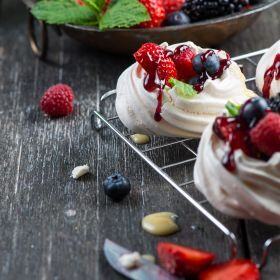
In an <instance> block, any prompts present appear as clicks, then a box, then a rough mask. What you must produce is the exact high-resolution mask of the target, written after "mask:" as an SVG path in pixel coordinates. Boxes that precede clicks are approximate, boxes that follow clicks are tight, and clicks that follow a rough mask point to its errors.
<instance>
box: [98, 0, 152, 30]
mask: <svg viewBox="0 0 280 280" xmlns="http://www.w3.org/2000/svg"><path fill="white" fill-rule="evenodd" d="M148 20H150V15H149V13H148V11H147V9H146V7H145V6H144V5H143V4H142V3H140V2H139V1H138V0H118V1H117V2H115V3H114V4H113V5H111V6H110V7H109V8H108V10H107V11H106V13H105V14H104V15H103V17H102V18H101V20H100V22H99V28H100V29H101V30H104V29H110V28H116V27H118V28H128V27H131V26H135V25H137V24H139V23H141V22H144V21H148Z"/></svg>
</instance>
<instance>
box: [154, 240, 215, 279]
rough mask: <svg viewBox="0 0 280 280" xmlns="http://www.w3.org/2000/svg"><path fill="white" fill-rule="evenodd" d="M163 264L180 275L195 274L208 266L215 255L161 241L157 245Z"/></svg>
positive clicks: (168, 269) (172, 272)
mask: <svg viewBox="0 0 280 280" xmlns="http://www.w3.org/2000/svg"><path fill="white" fill-rule="evenodd" d="M157 253H158V257H159V260H160V263H161V265H162V266H163V267H164V268H165V269H166V270H167V271H169V272H170V273H171V274H174V275H177V276H179V277H186V276H190V275H195V274H197V273H199V272H200V271H202V270H203V269H205V268H206V267H208V266H209V265H210V264H211V263H212V261H213V260H214V258H215V255H214V254H212V253H208V252H203V251H200V250H196V249H192V248H188V247H183V246H178V245H176V244H172V243H165V242H161V243H159V244H158V246H157Z"/></svg>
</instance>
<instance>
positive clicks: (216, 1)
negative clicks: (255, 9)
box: [182, 0, 256, 21]
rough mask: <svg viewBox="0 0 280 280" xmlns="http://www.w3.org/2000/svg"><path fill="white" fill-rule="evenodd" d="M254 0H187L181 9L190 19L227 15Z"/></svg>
mask: <svg viewBox="0 0 280 280" xmlns="http://www.w3.org/2000/svg"><path fill="white" fill-rule="evenodd" d="M254 1H256V0H187V1H186V3H185V4H184V6H183V8H182V9H183V11H184V12H185V13H186V15H188V16H189V17H190V18H191V20H192V21H199V20H203V19H210V18H214V17H219V16H224V15H228V14H231V13H234V12H240V11H241V10H243V9H245V8H248V7H249V5H250V4H251V2H254Z"/></svg>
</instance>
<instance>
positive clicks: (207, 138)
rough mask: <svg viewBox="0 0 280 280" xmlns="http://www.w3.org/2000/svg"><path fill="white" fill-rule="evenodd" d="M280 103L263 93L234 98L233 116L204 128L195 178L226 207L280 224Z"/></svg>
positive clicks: (217, 204)
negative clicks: (238, 101)
mask: <svg viewBox="0 0 280 280" xmlns="http://www.w3.org/2000/svg"><path fill="white" fill-rule="evenodd" d="M269 104H273V105H274V106H273V107H270V106H269ZM279 106H280V104H278V105H277V103H275V101H273V102H267V101H266V100H265V99H263V98H261V97H255V98H252V99H250V100H248V101H246V102H245V103H244V105H243V106H241V107H240V106H236V104H233V103H231V102H229V103H228V104H227V105H226V107H227V109H228V111H229V113H230V115H231V116H229V117H227V116H222V117H218V118H216V120H215V121H214V123H211V124H210V125H209V126H208V127H207V128H206V129H205V131H204V133H203V135H202V138H201V142H200V144H199V148H198V157H197V161H196V164H195V168H194V181H195V185H196V186H197V188H198V189H199V190H200V191H201V192H202V193H203V194H204V195H205V196H206V198H207V199H208V200H209V202H210V203H211V204H212V205H213V206H214V207H215V208H217V209H218V210H220V211H221V212H223V213H225V214H228V215H232V216H235V217H239V218H254V219H257V220H260V221H262V222H264V223H268V224H275V225H280V114H279Z"/></svg>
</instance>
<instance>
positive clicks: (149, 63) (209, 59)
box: [134, 43, 231, 121]
mask: <svg viewBox="0 0 280 280" xmlns="http://www.w3.org/2000/svg"><path fill="white" fill-rule="evenodd" d="M134 57H135V59H136V61H137V62H138V63H139V64H140V65H141V66H142V67H143V68H144V70H145V71H146V72H147V75H146V77H145V79H144V88H145V89H146V90H147V91H150V92H151V91H154V90H155V89H158V92H159V94H158V106H157V109H156V113H155V117H154V118H155V120H156V121H160V120H161V117H160V113H161V106H162V92H163V88H164V86H165V85H167V86H171V85H170V82H169V81H170V78H174V79H178V80H179V81H182V82H186V83H189V84H191V85H193V88H194V89H195V90H196V91H197V92H200V91H202V90H203V87H204V83H205V82H206V80H207V79H209V78H211V79H213V80H214V79H217V78H219V77H220V76H221V75H222V74H223V72H224V70H225V69H226V68H228V67H229V65H230V63H231V60H230V57H229V55H228V54H227V55H226V58H224V59H222V58H220V57H219V56H218V55H217V54H216V52H215V51H213V50H207V51H205V52H202V53H200V54H196V53H195V52H194V50H193V49H192V48H190V47H189V46H187V45H180V46H178V47H177V48H176V49H175V50H174V51H171V50H168V49H166V48H165V47H163V46H159V45H156V44H154V43H146V44H144V45H142V47H141V48H140V49H139V50H138V51H137V52H136V53H134Z"/></svg>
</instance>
